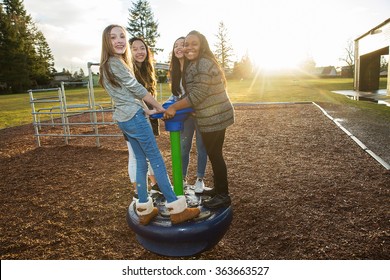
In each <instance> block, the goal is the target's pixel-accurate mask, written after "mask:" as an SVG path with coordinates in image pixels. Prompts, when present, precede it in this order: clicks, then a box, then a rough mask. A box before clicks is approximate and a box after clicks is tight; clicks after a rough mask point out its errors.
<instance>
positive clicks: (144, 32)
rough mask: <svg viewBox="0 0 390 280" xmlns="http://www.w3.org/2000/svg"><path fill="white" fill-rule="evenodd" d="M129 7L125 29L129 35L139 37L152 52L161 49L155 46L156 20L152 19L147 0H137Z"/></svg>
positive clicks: (157, 35)
mask: <svg viewBox="0 0 390 280" xmlns="http://www.w3.org/2000/svg"><path fill="white" fill-rule="evenodd" d="M132 4H133V6H132V7H131V8H130V9H129V13H130V17H129V22H128V27H127V28H126V30H127V31H128V32H129V34H130V36H131V37H141V38H143V39H144V40H145V42H146V44H147V45H148V46H149V47H150V48H151V50H152V51H153V52H154V53H158V52H159V51H162V50H163V49H158V48H156V42H157V39H158V38H159V37H160V34H159V33H158V31H157V29H158V22H157V21H155V20H154V16H153V12H152V9H151V7H150V4H149V2H148V1H147V0H137V1H136V2H133V3H132Z"/></svg>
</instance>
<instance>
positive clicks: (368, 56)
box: [354, 18, 390, 96]
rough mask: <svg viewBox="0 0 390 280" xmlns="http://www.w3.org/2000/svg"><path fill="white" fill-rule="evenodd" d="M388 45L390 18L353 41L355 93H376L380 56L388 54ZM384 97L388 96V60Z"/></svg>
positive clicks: (389, 75)
mask: <svg viewBox="0 0 390 280" xmlns="http://www.w3.org/2000/svg"><path fill="white" fill-rule="evenodd" d="M389 45H390V18H389V19H387V20H385V21H384V22H382V23H381V24H379V25H378V26H376V27H374V28H372V29H371V30H369V31H368V32H366V33H364V34H363V35H361V36H360V37H358V38H356V39H355V50H354V53H355V72H354V89H355V91H358V92H359V91H363V92H374V93H376V92H378V90H379V78H380V75H381V74H380V72H381V71H380V67H381V56H383V55H388V54H389ZM386 95H388V96H390V71H389V58H388V59H387V87H386Z"/></svg>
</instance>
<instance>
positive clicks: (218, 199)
mask: <svg viewBox="0 0 390 280" xmlns="http://www.w3.org/2000/svg"><path fill="white" fill-rule="evenodd" d="M184 54H185V57H186V58H187V63H186V65H185V75H184V87H185V91H186V93H187V94H188V95H187V97H185V98H184V99H182V100H180V101H178V102H176V103H174V104H173V105H171V106H170V107H169V108H168V109H167V110H166V111H165V113H164V118H165V119H170V118H172V117H173V116H174V115H175V114H176V111H177V110H180V109H184V108H187V107H193V108H194V110H195V118H196V122H197V125H198V127H199V130H200V132H201V135H202V140H203V143H204V145H205V147H206V151H207V155H208V157H209V159H210V162H211V165H212V169H213V173H214V189H213V191H212V193H211V195H212V198H211V199H209V200H205V201H204V202H203V205H204V206H206V207H208V208H211V209H213V208H220V207H227V206H229V205H230V204H231V200H230V196H229V189H228V180H227V167H226V163H225V160H224V158H223V153H222V147H223V143H224V140H225V132H226V128H227V127H228V126H230V125H232V124H233V123H234V110H233V106H232V104H231V102H230V99H229V97H228V95H227V91H226V79H225V75H224V73H223V71H222V69H221V68H220V67H219V64H218V62H217V60H216V59H215V57H214V54H213V53H212V52H211V50H210V47H209V44H208V42H207V39H206V38H205V36H204V35H203V34H201V33H199V32H198V31H191V32H190V33H189V34H188V35H187V36H186V38H185V42H184Z"/></svg>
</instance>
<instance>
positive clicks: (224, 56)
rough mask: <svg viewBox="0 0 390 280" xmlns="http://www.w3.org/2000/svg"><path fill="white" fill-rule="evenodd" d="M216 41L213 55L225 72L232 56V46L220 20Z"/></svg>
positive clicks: (228, 67)
mask: <svg viewBox="0 0 390 280" xmlns="http://www.w3.org/2000/svg"><path fill="white" fill-rule="evenodd" d="M215 36H216V37H217V39H218V40H217V43H215V47H216V48H217V49H216V50H215V57H216V58H217V60H218V62H219V64H220V65H221V68H222V69H223V70H224V71H225V73H226V72H228V70H229V69H230V68H231V64H232V60H231V57H232V56H233V48H232V46H231V44H230V40H229V38H228V31H227V28H226V27H225V24H224V23H223V22H222V21H221V22H220V23H219V25H218V33H217V34H216V35H215Z"/></svg>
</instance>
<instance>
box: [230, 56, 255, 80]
mask: <svg viewBox="0 0 390 280" xmlns="http://www.w3.org/2000/svg"><path fill="white" fill-rule="evenodd" d="M233 76H234V77H235V78H237V79H248V78H252V77H253V65H252V62H251V60H250V58H249V55H248V53H246V54H245V55H244V56H243V57H242V58H241V61H239V62H235V63H234V68H233Z"/></svg>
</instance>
